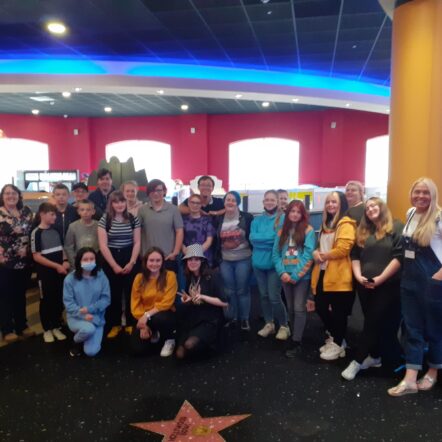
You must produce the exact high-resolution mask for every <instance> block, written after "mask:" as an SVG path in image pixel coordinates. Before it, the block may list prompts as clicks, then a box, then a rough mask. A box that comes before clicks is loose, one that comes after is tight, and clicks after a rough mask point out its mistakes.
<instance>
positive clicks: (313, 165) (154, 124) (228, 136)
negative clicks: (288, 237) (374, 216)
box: [0, 109, 388, 187]
mask: <svg viewBox="0 0 442 442" xmlns="http://www.w3.org/2000/svg"><path fill="white" fill-rule="evenodd" d="M332 122H336V128H335V129H332V128H331V127H330V125H331V123H332ZM0 128H1V129H3V130H4V131H5V133H6V135H7V136H8V137H11V138H28V139H32V140H36V141H41V142H44V143H47V144H48V145H49V153H50V167H51V168H53V169H79V170H80V171H81V172H90V170H91V169H93V168H96V167H97V166H98V163H99V161H100V160H101V159H103V158H104V157H105V154H104V152H105V146H106V145H107V144H109V143H112V142H115V141H122V140H127V139H151V140H155V141H161V142H164V143H168V144H170V145H171V146H172V176H173V177H174V178H180V179H182V180H183V181H184V182H188V181H189V180H190V179H192V178H194V177H195V175H199V174H202V173H209V174H213V175H217V176H218V177H219V178H221V179H222V180H223V182H224V183H225V187H228V185H227V183H228V161H229V159H228V151H229V144H230V143H232V142H234V141H239V140H244V139H248V138H258V137H281V138H289V139H293V140H297V141H299V143H300V170H299V178H300V183H301V184H302V183H311V184H318V185H323V186H334V185H339V184H344V183H345V182H346V181H348V180H349V179H359V180H361V181H363V180H364V168H365V143H366V141H367V139H369V138H373V137H376V136H379V135H385V134H387V133H388V116H386V115H380V114H374V113H369V112H358V111H350V110H340V109H329V110H324V111H314V112H290V113H267V114H261V113H260V114H239V115H205V114H203V115H178V116H166V117H125V118H119V117H108V118H68V119H64V118H61V117H44V116H37V117H35V116H27V115H26V116H25V115H0ZM191 128H195V133H194V134H192V133H191ZM74 129H78V131H79V134H78V135H74V133H73V130H74ZM281 160H282V161H283V159H281ZM250 164H253V159H251V163H250ZM250 164H249V165H250ZM148 178H153V177H148Z"/></svg>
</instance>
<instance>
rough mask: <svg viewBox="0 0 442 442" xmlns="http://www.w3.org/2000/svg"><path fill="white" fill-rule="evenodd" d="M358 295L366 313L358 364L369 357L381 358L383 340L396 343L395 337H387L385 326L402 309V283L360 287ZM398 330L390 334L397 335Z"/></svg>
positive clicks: (390, 330) (356, 357) (356, 358)
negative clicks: (371, 287) (396, 311)
mask: <svg viewBox="0 0 442 442" xmlns="http://www.w3.org/2000/svg"><path fill="white" fill-rule="evenodd" d="M358 294H359V299H360V301H361V307H362V311H363V313H364V328H363V330H362V336H361V343H360V345H359V346H358V347H357V349H356V352H355V358H354V359H355V360H356V362H359V363H361V362H363V360H364V359H365V358H366V357H367V356H368V355H370V356H372V357H373V358H378V357H380V356H381V338H382V340H386V339H387V340H388V341H389V342H393V341H394V339H395V338H394V336H393V337H392V336H388V337H387V336H385V325H386V324H387V323H388V322H389V321H391V320H392V319H393V315H392V311H393V309H395V310H397V309H399V308H400V307H399V306H400V282H399V281H393V282H386V283H385V284H382V285H380V286H379V287H376V288H374V289H366V288H364V287H363V286H361V285H358ZM396 332H397V329H396V330H394V329H391V328H390V329H389V334H391V333H393V334H396Z"/></svg>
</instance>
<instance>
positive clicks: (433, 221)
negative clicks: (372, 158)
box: [0, 169, 442, 396]
mask: <svg viewBox="0 0 442 442" xmlns="http://www.w3.org/2000/svg"><path fill="white" fill-rule="evenodd" d="M213 188H214V181H213V179H212V178H211V177H210V176H206V175H205V176H202V177H201V178H200V179H199V180H198V190H199V194H193V195H191V196H190V197H189V198H188V199H186V200H185V201H184V202H183V203H182V204H181V205H180V206H179V207H176V206H175V205H173V204H170V203H168V202H167V201H166V200H165V195H166V191H167V189H166V186H165V184H164V183H163V182H162V181H160V180H157V179H154V180H151V181H150V182H149V183H148V185H147V195H148V201H147V202H145V203H143V202H141V201H139V200H138V198H137V194H138V186H137V183H136V182H133V181H129V182H126V183H124V184H123V185H122V186H121V188H120V190H115V189H114V187H113V186H112V174H111V172H110V171H109V170H107V169H101V170H99V172H98V182H97V189H96V190H95V191H94V192H91V193H90V194H89V192H88V188H87V186H86V185H85V184H84V183H78V184H76V185H74V186H73V189H72V190H73V195H74V198H75V201H74V203H73V204H72V205H70V204H68V199H69V189H68V188H67V187H66V186H65V185H63V184H57V185H56V186H55V187H54V190H53V203H52V202H44V203H42V204H41V205H40V207H39V210H38V213H37V214H36V216H35V218H34V217H33V214H32V212H31V211H30V210H29V208H28V207H26V206H24V205H23V201H22V195H21V192H20V190H19V189H18V188H17V187H15V186H14V185H12V184H8V185H5V186H4V187H3V189H2V191H1V194H0V285H1V287H2V289H1V295H0V303H1V305H0V312H1V313H0V314H1V317H0V319H1V321H0V326H1V331H2V334H3V338H4V339H5V340H6V341H8V342H13V341H15V340H17V339H19V338H20V337H27V336H30V335H32V331H31V330H30V329H29V327H28V326H27V322H26V299H25V291H26V287H27V282H28V281H29V279H30V275H31V269H32V267H31V265H32V263H34V265H35V269H36V271H37V275H38V280H39V284H40V290H41V301H40V319H41V324H42V326H43V329H44V333H43V339H44V341H45V342H47V343H50V342H53V341H54V340H63V339H66V335H65V334H64V333H63V331H62V328H61V326H62V312H63V307H64V308H65V309H66V318H67V325H68V327H69V329H70V330H71V331H72V332H73V333H74V338H73V339H74V346H73V347H72V349H71V355H72V356H77V355H80V354H82V352H84V353H85V354H87V355H89V356H93V355H95V354H96V353H98V352H99V351H100V348H101V342H102V339H103V336H106V337H107V338H108V339H113V338H115V337H116V336H118V335H119V334H120V333H127V334H128V335H130V340H129V341H130V348H131V351H132V353H133V354H135V355H142V354H145V353H146V352H148V351H151V349H155V348H157V347H158V349H160V348H161V351H160V354H161V355H162V356H165V357H166V356H170V355H172V354H175V355H176V357H177V358H184V357H187V356H188V355H191V354H196V353H200V352H204V351H206V350H207V349H208V348H210V347H213V346H215V345H216V343H217V341H218V338H219V336H220V332H221V330H222V328H223V327H225V326H229V327H238V328H240V329H241V330H243V331H245V332H248V331H250V328H251V327H250V321H249V320H250V308H251V292H250V280H251V276H252V274H254V276H255V278H256V283H257V286H258V290H259V296H260V304H261V310H262V316H263V319H264V325H263V326H262V327H261V328H260V329H259V331H258V335H259V336H261V337H263V338H268V337H270V336H272V335H275V338H276V339H278V340H280V341H288V343H289V345H288V348H287V350H286V353H285V354H286V356H287V357H289V358H293V357H296V356H297V355H298V354H299V352H300V350H301V349H302V339H303V333H304V328H305V325H306V321H307V312H308V311H314V310H315V311H316V312H317V314H318V316H319V317H320V319H321V321H322V323H323V325H324V330H325V335H324V337H325V342H324V345H322V346H321V347H320V349H319V354H320V358H321V359H323V360H325V361H332V360H336V359H338V358H342V357H345V356H346V350H347V344H346V332H347V322H348V317H349V315H350V314H351V312H352V308H353V304H354V300H355V297H356V295H357V296H358V297H359V299H360V303H361V306H362V311H363V314H364V327H363V331H362V334H361V339H360V342H359V343H358V345H357V346H356V348H355V349H354V350H353V352H352V356H353V360H352V361H351V362H350V364H349V365H348V367H347V368H346V369H345V370H344V371H343V372H342V377H343V378H344V379H347V380H353V379H354V378H355V377H356V375H357V374H358V372H359V371H360V370H364V369H368V368H370V367H379V366H381V364H382V358H381V356H382V349H381V342H382V339H383V338H384V337H385V334H386V333H391V332H393V333H395V332H396V331H397V330H396V329H397V328H398V327H399V324H397V327H396V328H395V327H390V328H389V330H386V329H385V327H384V325H385V324H387V323H388V322H389V321H390V322H391V318H392V317H394V315H393V316H392V312H395V311H396V312H397V313H399V310H400V311H401V313H402V320H403V324H402V330H403V339H402V342H403V347H404V352H405V358H406V374H405V377H404V379H403V380H402V381H401V382H400V383H399V384H398V385H397V386H395V387H393V388H391V389H389V390H388V393H389V394H390V395H392V396H402V395H404V394H409V393H416V392H418V391H419V390H429V389H431V388H432V387H433V386H434V384H435V383H436V381H437V370H438V368H441V367H442V325H440V324H441V322H442V321H440V320H439V318H440V317H441V316H440V313H442V220H441V209H440V207H439V206H438V193H437V188H436V185H435V184H434V182H433V181H432V180H431V179H429V178H420V179H418V180H417V181H416V182H415V183H414V184H413V185H412V188H411V191H410V200H411V206H412V208H411V209H410V210H409V211H408V212H407V215H406V223H405V225H404V224H402V223H401V222H400V221H397V220H394V219H393V218H392V215H391V213H390V210H389V209H388V207H387V205H386V203H385V202H384V201H383V200H382V199H380V198H378V197H372V198H369V199H368V200H364V189H363V186H362V184H361V183H360V182H358V181H350V182H349V183H347V185H346V187H345V192H339V191H333V192H331V193H329V194H328V195H327V197H326V199H325V204H324V210H323V213H322V222H321V227H320V229H319V232H315V231H314V229H313V227H312V226H311V225H310V224H309V213H308V210H307V209H306V207H305V205H304V203H303V202H302V201H300V200H293V201H290V202H289V198H288V193H287V192H286V191H284V190H278V191H275V190H269V191H267V192H265V194H264V200H263V212H262V214H260V215H258V216H256V217H253V216H252V215H251V214H250V213H246V212H243V211H242V210H240V205H241V197H240V195H239V194H238V193H237V192H235V191H229V192H227V193H226V195H225V196H224V198H222V199H221V198H215V197H213V196H212V192H213ZM181 270H183V274H184V276H181V277H180V276H177V275H180V274H181ZM179 286H180V287H179ZM398 316H399V315H398ZM427 347H428V352H427V354H426V356H427V363H428V367H429V368H428V371H427V372H426V373H425V374H424V375H423V376H422V377H421V378H420V379H418V378H417V375H418V372H419V371H420V370H422V368H423V362H424V351H425V350H426V348H427Z"/></svg>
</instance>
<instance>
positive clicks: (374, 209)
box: [341, 197, 403, 381]
mask: <svg viewBox="0 0 442 442" xmlns="http://www.w3.org/2000/svg"><path fill="white" fill-rule="evenodd" d="M402 229H403V224H402V223H401V222H399V221H393V219H392V216H391V213H390V210H389V209H388V207H387V205H386V204H385V202H384V201H382V200H381V199H380V198H377V197H373V198H369V199H368V200H367V202H366V203H365V213H364V216H363V217H362V220H361V223H360V224H359V227H358V229H357V231H356V244H355V246H354V247H353V249H352V251H351V260H352V261H351V262H352V267H353V275H354V277H355V279H356V281H357V290H358V294H359V299H360V300H361V305H362V310H363V312H364V329H363V332H362V339H361V343H360V345H359V346H358V347H357V348H356V351H355V354H354V360H353V361H352V362H351V363H350V365H349V366H348V367H347V368H346V369H345V370H344V371H343V372H342V373H341V374H342V377H343V378H344V379H347V380H349V381H351V380H352V379H354V378H355V376H356V375H357V374H358V372H359V370H363V369H367V368H369V367H380V365H381V357H380V341H381V337H383V338H385V336H382V332H383V328H385V325H386V324H387V323H388V322H389V321H391V320H392V316H391V315H392V311H394V309H396V310H397V311H398V310H399V309H400V299H399V288H400V273H399V271H398V270H399V268H400V259H401V256H402V244H401V236H402ZM396 316H397V315H396ZM398 325H399V324H398ZM396 331H397V330H396ZM392 340H393V339H391V341H392Z"/></svg>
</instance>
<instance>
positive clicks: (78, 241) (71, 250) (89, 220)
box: [64, 200, 99, 268]
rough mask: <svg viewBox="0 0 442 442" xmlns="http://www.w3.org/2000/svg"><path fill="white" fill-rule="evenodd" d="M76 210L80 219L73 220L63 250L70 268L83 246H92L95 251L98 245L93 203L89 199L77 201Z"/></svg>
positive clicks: (73, 265) (96, 222)
mask: <svg viewBox="0 0 442 442" xmlns="http://www.w3.org/2000/svg"><path fill="white" fill-rule="evenodd" d="M77 206H78V207H77V211H78V215H79V216H80V219H79V220H77V221H75V222H73V223H72V224H71V225H70V226H69V228H68V232H67V233H66V238H65V240H64V250H65V253H66V256H67V258H68V260H69V264H70V266H71V267H72V268H74V267H75V255H76V254H77V252H78V250H80V249H81V248H83V247H92V248H93V249H94V250H95V251H96V252H98V250H99V246H98V233H97V229H98V221H96V220H95V219H93V218H94V213H95V208H94V203H93V202H92V201H89V200H82V201H79V202H78V204H77Z"/></svg>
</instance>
